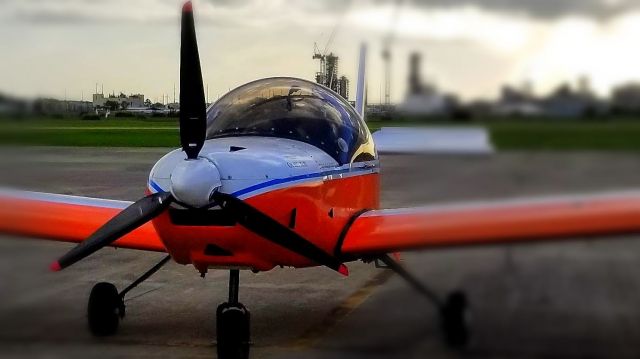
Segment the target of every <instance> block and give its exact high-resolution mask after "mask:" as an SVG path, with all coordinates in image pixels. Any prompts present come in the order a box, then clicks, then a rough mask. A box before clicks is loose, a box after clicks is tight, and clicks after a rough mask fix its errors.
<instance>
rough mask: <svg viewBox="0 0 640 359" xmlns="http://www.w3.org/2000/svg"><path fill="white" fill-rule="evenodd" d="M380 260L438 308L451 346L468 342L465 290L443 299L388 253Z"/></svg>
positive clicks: (444, 332) (445, 337) (442, 327)
mask: <svg viewBox="0 0 640 359" xmlns="http://www.w3.org/2000/svg"><path fill="white" fill-rule="evenodd" d="M380 260H381V261H382V262H383V263H384V264H386V265H387V267H389V269H391V270H393V271H394V272H396V273H397V274H398V275H399V276H400V277H402V278H403V279H404V280H406V281H407V282H409V284H411V285H412V286H413V287H414V288H415V289H416V290H417V291H418V292H420V293H421V294H422V295H424V296H425V297H426V298H427V299H428V300H429V301H431V303H433V305H435V306H436V308H438V310H439V313H440V324H441V329H442V332H443V335H444V339H445V341H446V343H447V344H448V345H449V346H451V347H454V348H461V347H464V346H465V345H466V344H467V343H468V341H469V335H470V333H469V326H468V317H469V315H468V302H467V297H466V295H465V294H464V293H463V292H461V291H454V292H451V293H450V294H449V295H448V296H447V298H446V299H445V300H442V299H441V298H439V297H438V295H436V294H435V293H434V292H433V291H432V290H431V289H429V288H428V287H426V286H425V285H423V284H422V283H421V282H420V281H419V280H418V279H417V278H415V277H414V276H413V275H412V274H411V273H409V272H408V271H407V270H406V269H405V268H404V267H403V266H401V265H400V264H399V263H398V262H396V261H395V260H393V259H392V258H391V257H389V256H388V255H384V256H382V257H380Z"/></svg>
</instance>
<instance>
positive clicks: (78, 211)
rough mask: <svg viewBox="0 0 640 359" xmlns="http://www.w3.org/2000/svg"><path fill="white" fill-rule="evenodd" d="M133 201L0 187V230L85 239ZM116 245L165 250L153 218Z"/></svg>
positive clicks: (18, 233) (67, 240) (64, 238)
mask: <svg viewBox="0 0 640 359" xmlns="http://www.w3.org/2000/svg"><path fill="white" fill-rule="evenodd" d="M130 204H131V202H125V201H113V200H107V199H98V198H87V197H77V196H66V195H59V194H48V193H37V192H18V191H0V233H10V234H17V235H25V236H30V237H38V238H46V239H52V240H57V241H65V242H81V241H83V240H85V239H86V238H87V237H89V236H90V235H91V234H92V233H93V232H94V231H96V230H97V229H98V228H99V227H100V226H102V225H103V224H104V223H106V222H107V221H108V220H109V219H111V218H112V217H113V216H115V215H116V214H118V213H119V212H120V211H121V210H123V209H124V208H125V207H127V206H128V205H130ZM113 246H114V247H122V248H132V249H142V250H148V251H156V252H165V251H166V249H165V247H164V245H163V244H162V242H161V241H160V238H159V237H158V234H157V233H156V230H155V228H154V227H153V224H151V222H149V223H146V224H144V225H143V226H141V227H139V228H138V229H136V230H134V231H133V232H131V233H129V234H127V235H125V236H124V237H122V238H120V239H118V240H117V241H116V242H114V243H113Z"/></svg>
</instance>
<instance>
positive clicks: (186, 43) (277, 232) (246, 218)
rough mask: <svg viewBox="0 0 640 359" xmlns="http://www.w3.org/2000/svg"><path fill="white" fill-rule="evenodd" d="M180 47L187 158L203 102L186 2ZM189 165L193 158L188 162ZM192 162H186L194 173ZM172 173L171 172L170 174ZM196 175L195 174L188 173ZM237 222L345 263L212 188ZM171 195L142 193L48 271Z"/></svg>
mask: <svg viewBox="0 0 640 359" xmlns="http://www.w3.org/2000/svg"><path fill="white" fill-rule="evenodd" d="M181 37H182V39H181V48H180V142H181V144H182V149H183V150H184V152H185V153H186V154H187V158H188V159H190V160H194V159H197V157H198V154H199V153H200V150H201V149H202V146H203V145H204V141H205V137H206V104H205V98H204V88H203V84H202V71H201V69H200V59H199V55H198V45H197V42H196V33H195V26H194V21H193V9H192V5H191V2H190V1H189V2H187V3H185V5H184V6H183V8H182V35H181ZM193 163H194V164H195V163H196V161H193ZM196 167H198V166H191V167H190V171H194V170H195V168H196ZM174 174H175V173H174ZM191 174H192V175H195V176H198V175H200V172H191ZM211 199H212V200H214V201H215V202H216V203H217V204H219V205H220V206H221V207H222V208H223V210H225V211H229V212H230V213H231V214H232V215H233V216H234V218H236V220H237V222H238V223H240V224H241V225H243V226H244V227H246V228H247V229H249V230H251V231H252V232H254V233H256V234H258V235H260V236H262V237H264V238H265V239H267V240H269V241H271V242H273V243H276V244H278V245H280V246H282V247H284V248H287V249H288V250H290V251H292V252H294V253H297V254H299V255H301V256H304V257H307V258H309V259H311V260H312V261H314V262H316V263H318V264H320V265H324V266H327V267H329V268H331V269H333V270H335V271H338V272H340V273H341V274H343V275H348V269H347V267H346V266H345V265H344V264H342V262H340V261H339V260H338V259H337V258H335V257H333V256H331V255H330V254H328V253H327V252H325V251H324V250H322V249H320V248H319V247H317V246H316V245H315V244H313V243H312V242H310V241H308V240H306V239H305V238H303V237H302V236H300V235H299V234H297V233H296V232H294V231H292V230H290V229H289V228H287V227H286V226H284V225H282V224H280V223H279V222H278V221H276V220H274V219H273V218H271V217H269V216H268V215H266V214H264V213H262V212H260V211H259V210H258V209H256V208H254V207H252V206H251V205H249V204H247V203H245V202H243V201H242V200H240V199H238V198H236V197H234V196H232V195H229V194H225V193H220V192H217V191H216V192H214V194H213V197H212V198H211ZM175 200H176V198H174V196H173V195H172V194H171V193H170V192H162V193H155V194H152V195H149V196H147V197H144V198H142V199H140V200H138V201H137V202H135V203H133V204H132V205H131V206H129V207H127V208H125V209H124V210H123V211H122V212H120V213H119V214H118V215H116V216H115V217H114V218H112V219H111V220H110V221H109V222H107V223H106V224H104V225H103V226H102V227H100V228H99V229H98V230H97V231H96V232H95V233H93V234H92V235H91V236H90V237H89V238H87V239H86V240H85V241H83V242H82V243H80V244H78V245H77V246H76V247H75V248H73V249H72V250H71V251H69V252H68V253H67V254H65V255H64V256H62V257H61V258H60V259H59V260H58V261H57V262H54V263H53V264H52V265H51V269H52V270H54V271H58V270H61V269H63V268H66V267H68V266H70V265H72V264H74V263H76V262H77V261H79V260H81V259H83V258H85V257H87V256H89V255H91V254H92V253H94V252H95V251H97V250H99V249H101V248H103V247H105V246H107V245H109V244H111V243H113V242H114V241H116V240H117V239H118V238H120V237H122V236H124V235H126V234H127V233H129V232H131V231H133V230H134V229H136V228H138V227H140V226H141V225H143V224H144V223H146V222H148V221H150V220H151V219H153V218H155V217H156V216H158V215H160V214H161V213H162V212H163V211H164V210H165V209H167V208H168V207H169V205H170V204H171V203H172V202H174V201H175Z"/></svg>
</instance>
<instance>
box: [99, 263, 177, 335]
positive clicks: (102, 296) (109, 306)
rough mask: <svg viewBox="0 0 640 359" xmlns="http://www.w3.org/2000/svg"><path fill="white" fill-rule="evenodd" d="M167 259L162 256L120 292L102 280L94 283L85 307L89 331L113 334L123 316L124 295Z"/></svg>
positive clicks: (147, 277) (155, 270) (160, 266)
mask: <svg viewBox="0 0 640 359" xmlns="http://www.w3.org/2000/svg"><path fill="white" fill-rule="evenodd" d="M169 259H171V256H166V257H164V258H163V259H162V260H161V261H160V262H158V264H156V265H155V266H153V267H152V268H151V269H149V270H148V271H146V272H145V273H144V274H142V275H141V276H140V277H139V278H138V279H136V280H135V281H133V283H131V284H130V285H129V286H128V287H126V288H125V289H124V290H123V291H121V292H120V293H118V290H117V289H116V286H115V285H113V284H111V283H105V282H102V283H98V284H96V285H95V286H94V287H93V289H91V294H90V295H89V305H88V308H87V319H88V320H89V329H90V330H91V332H92V333H93V334H94V335H96V336H107V335H112V334H115V333H116V331H117V329H118V324H119V321H120V319H122V318H124V316H125V305H124V296H125V295H126V294H127V293H128V292H129V291H130V290H131V289H133V288H135V287H137V286H138V285H140V283H142V282H144V281H145V280H147V279H149V277H151V276H152V275H153V274H154V273H155V272H157V271H158V270H159V269H160V268H162V267H163V266H164V265H165V264H167V262H168V261H169Z"/></svg>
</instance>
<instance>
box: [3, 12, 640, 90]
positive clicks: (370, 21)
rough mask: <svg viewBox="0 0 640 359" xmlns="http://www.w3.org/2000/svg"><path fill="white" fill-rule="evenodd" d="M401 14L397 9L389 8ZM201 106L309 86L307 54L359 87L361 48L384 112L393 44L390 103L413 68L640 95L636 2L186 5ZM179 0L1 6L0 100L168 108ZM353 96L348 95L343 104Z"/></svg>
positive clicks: (448, 84)
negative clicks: (127, 96) (129, 95)
mask: <svg viewBox="0 0 640 359" xmlns="http://www.w3.org/2000/svg"><path fill="white" fill-rule="evenodd" d="M398 4H400V5H398ZM194 6H195V10H196V21H197V26H198V28H197V30H198V37H199V42H200V55H201V61H202V64H203V71H204V76H205V82H206V83H207V84H208V86H209V99H210V100H213V99H215V98H216V97H217V96H218V95H220V94H224V93H225V92H226V91H228V90H229V88H233V87H235V86H238V85H240V84H242V83H244V82H247V81H250V80H253V79H256V78H260V77H265V76H277V75H287V76H296V77H302V78H307V79H312V77H313V74H314V72H315V71H316V68H317V66H318V64H317V62H315V61H314V60H312V59H311V55H312V52H313V44H314V42H317V43H318V45H319V47H320V48H324V47H325V45H326V44H327V41H328V39H329V38H330V34H331V33H332V31H334V32H335V34H334V38H333V41H331V43H330V44H329V47H328V49H329V51H333V52H334V53H336V54H338V55H339V56H340V61H341V62H340V68H341V73H344V74H346V75H347V76H348V77H350V78H351V79H352V85H353V83H355V81H354V79H355V73H356V63H357V59H356V56H357V52H358V46H359V43H361V42H362V41H365V42H367V44H368V45H369V65H370V66H369V68H368V83H369V99H370V102H377V101H379V99H380V88H381V83H382V79H383V68H382V60H381V57H380V52H381V43H382V39H383V38H384V37H385V36H388V34H389V33H390V32H391V33H392V34H393V39H394V41H393V43H392V51H393V75H394V76H393V82H392V99H393V100H395V101H399V100H401V99H402V98H403V97H404V94H405V84H406V76H407V63H408V55H409V53H410V52H412V51H418V52H420V53H422V54H423V75H424V77H425V79H429V80H430V81H433V82H435V83H436V84H437V86H438V87H439V88H440V89H442V90H444V91H447V92H455V93H458V94H460V95H462V96H463V97H464V98H466V99H470V98H492V97H495V96H497V95H498V93H499V89H500V86H501V85H502V84H505V83H508V84H515V85H517V84H521V83H523V82H525V81H531V82H533V84H534V89H535V90H536V92H539V93H544V92H546V91H549V90H550V89H552V88H554V87H556V86H557V85H558V84H560V83H561V82H566V81H568V82H571V83H575V82H576V81H577V78H578V77H580V76H588V77H589V78H590V79H591V84H592V86H593V88H594V90H595V91H597V92H598V93H599V94H602V95H605V94H607V93H608V91H609V90H610V88H611V87H612V86H615V85H616V84H620V83H624V82H630V81H640V65H639V64H640V48H639V47H638V45H637V44H638V39H640V2H639V1H635V0H629V1H625V0H511V1H510V0H420V1H418V0H414V1H410V0H405V1H380V0H353V1H351V2H348V1H338V0H329V1H312V0H302V1H284V0H275V1H273V0H241V1H232V0H225V1H215V0H212V1H206V0H199V1H195V3H194ZM179 9H180V2H179V1H176V0H139V1H134V2H131V1H125V0H113V1H92V0H59V1H44V0H4V1H0V44H2V45H0V46H1V47H0V49H1V50H0V52H1V53H2V56H1V57H0V58H1V60H0V64H1V66H0V91H1V92H4V93H10V94H16V95H22V96H36V95H48V96H55V97H62V96H64V92H65V89H66V92H67V96H68V97H69V98H74V99H76V98H77V99H79V98H80V97H81V95H82V94H84V98H85V99H87V98H89V97H90V94H91V93H92V92H93V91H94V87H95V83H96V82H98V83H104V86H105V92H107V91H109V92H110V91H120V90H122V91H126V92H142V93H144V94H146V95H147V97H149V98H151V99H152V100H154V99H156V98H157V99H158V100H159V99H160V98H161V96H162V95H163V94H167V95H169V97H170V99H172V97H173V86H174V83H175V84H176V85H177V83H178V76H177V75H178V50H179V42H178V40H179V15H180V14H179ZM353 92H354V89H352V93H353Z"/></svg>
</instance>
